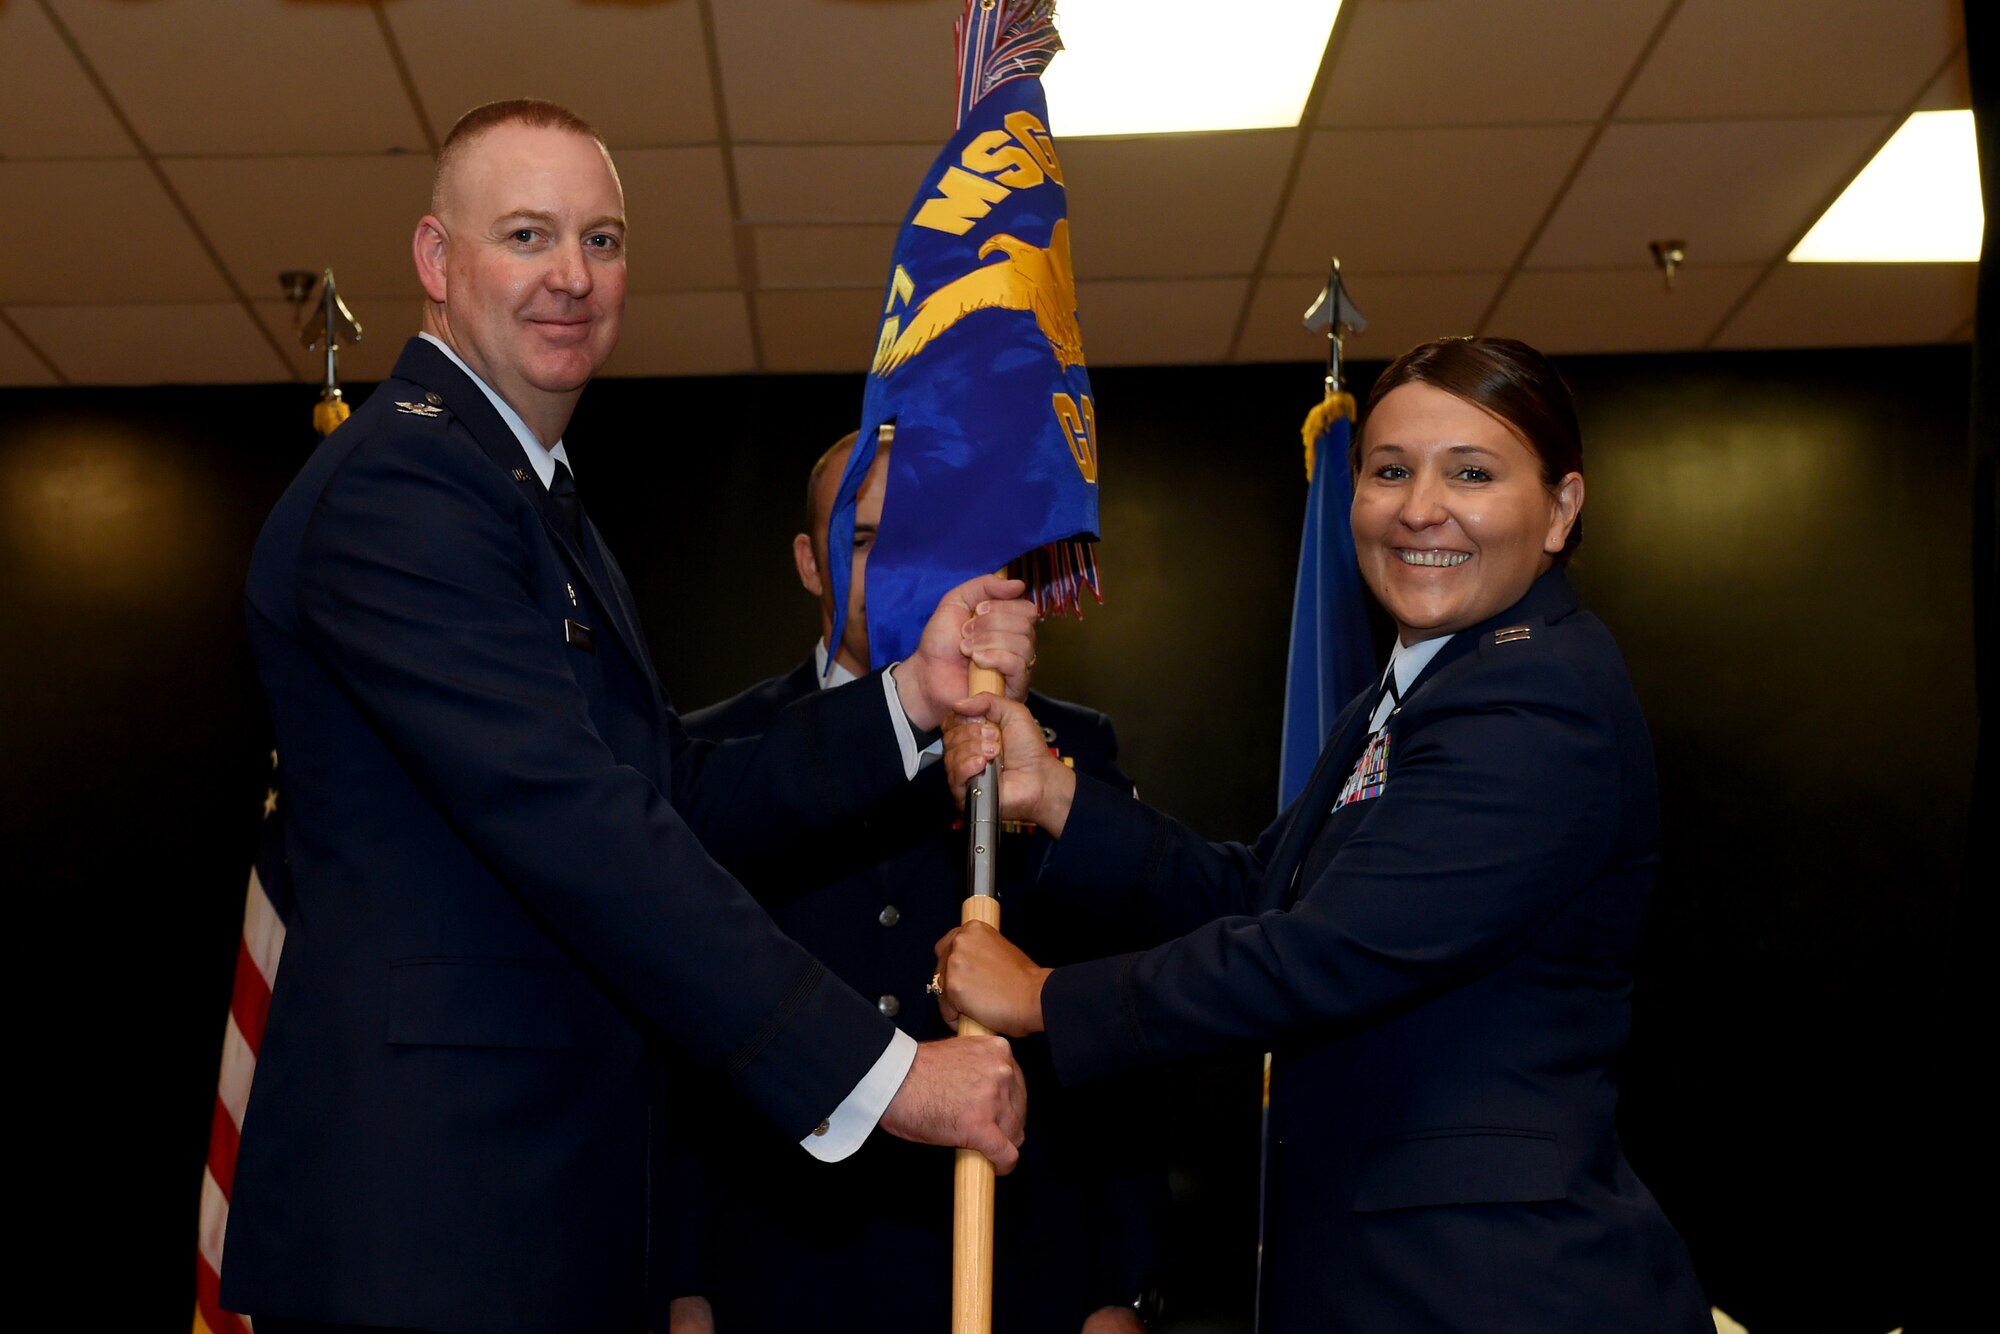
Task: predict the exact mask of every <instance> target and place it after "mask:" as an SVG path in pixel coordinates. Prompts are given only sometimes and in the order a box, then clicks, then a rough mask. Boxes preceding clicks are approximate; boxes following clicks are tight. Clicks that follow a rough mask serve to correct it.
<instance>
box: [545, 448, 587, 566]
mask: <svg viewBox="0 0 2000 1334" xmlns="http://www.w3.org/2000/svg"><path fill="white" fill-rule="evenodd" d="M549 499H550V500H552V501H554V502H555V506H556V517H557V518H558V519H560V520H562V526H563V531H564V532H566V533H568V534H569V540H570V541H572V542H574V543H576V544H577V546H579V547H581V546H582V545H583V502H582V501H581V500H578V499H577V496H576V478H574V477H572V476H571V475H570V471H569V465H568V464H566V463H564V462H563V461H562V460H561V459H557V460H556V475H555V476H554V477H553V478H551V479H550V481H549Z"/></svg>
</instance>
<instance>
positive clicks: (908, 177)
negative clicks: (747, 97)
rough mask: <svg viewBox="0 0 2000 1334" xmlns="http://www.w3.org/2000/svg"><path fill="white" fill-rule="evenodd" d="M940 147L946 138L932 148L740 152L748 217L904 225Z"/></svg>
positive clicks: (741, 194) (741, 193)
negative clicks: (904, 216) (918, 189)
mask: <svg viewBox="0 0 2000 1334" xmlns="http://www.w3.org/2000/svg"><path fill="white" fill-rule="evenodd" d="M941 147H943V140H942V139H940V140H939V142H938V143H936V144H928V145H926V144H870V145H867V146H865V147H861V146H849V145H832V146H829V147H824V148H790V147H756V146H749V147H741V148H738V149H737V150H736V187H737V190H738V196H737V197H738V198H739V199H740V200H741V201H742V206H743V220H744V221H745V222H888V223H896V224H900V223H901V222H902V221H903V215H904V214H906V213H908V212H909V211H910V203H911V201H912V200H914V199H915V198H916V196H917V188H918V187H919V186H921V185H922V184H923V182H924V176H925V174H926V173H927V172H928V171H929V170H930V166H931V163H932V162H933V161H935V160H936V158H937V155H938V149H939V148H941Z"/></svg>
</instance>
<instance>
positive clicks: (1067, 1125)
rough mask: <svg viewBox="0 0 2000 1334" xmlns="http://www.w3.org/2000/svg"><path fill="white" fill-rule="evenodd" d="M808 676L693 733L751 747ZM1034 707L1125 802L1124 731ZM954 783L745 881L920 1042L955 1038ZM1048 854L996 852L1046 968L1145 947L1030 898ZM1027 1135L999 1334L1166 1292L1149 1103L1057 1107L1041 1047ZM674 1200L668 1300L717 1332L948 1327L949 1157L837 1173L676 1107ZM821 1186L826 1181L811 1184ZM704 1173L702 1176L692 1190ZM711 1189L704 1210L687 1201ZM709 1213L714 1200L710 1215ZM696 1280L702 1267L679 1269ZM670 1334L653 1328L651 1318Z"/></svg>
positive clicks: (893, 1143)
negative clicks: (693, 1308) (700, 1299)
mask: <svg viewBox="0 0 2000 1334" xmlns="http://www.w3.org/2000/svg"><path fill="white" fill-rule="evenodd" d="M820 693H821V692H820V690H819V682H818V679H817V675H816V671H815V667H814V663H813V660H812V659H811V658H808V659H807V660H806V661H805V662H803V663H801V664H800V665H799V666H798V667H797V668H796V669H795V670H793V671H792V672H789V673H787V674H786V675H784V676H779V677H773V678H771V679H770V680H768V681H764V682H761V683H760V684H758V685H755V686H752V687H751V688H750V689H748V690H746V691H744V692H742V693H741V694H738V695H736V696H734V697H732V698H730V699H727V700H724V701H723V702H721V703H719V704H715V705H712V706H710V707H708V708H705V709H700V710H696V711H694V712H692V713H690V714H688V715H687V718H686V723H687V728H688V731H689V733H690V734H692V735H694V736H698V737H702V738H706V739H709V740H716V741H721V740H729V739H734V738H741V737H750V736H756V735H759V734H761V733H763V732H765V731H766V730H768V729H769V728H771V727H773V726H774V725H776V724H777V723H778V722H779V721H780V720H782V719H783V718H785V716H786V715H787V713H789V712H790V710H792V709H794V708H798V707H800V702H801V701H810V700H812V699H813V698H815V697H816V696H817V695H819V694H820ZM1028 704H1029V707H1030V708H1031V709H1033V710H1034V713H1035V717H1036V718H1037V719H1038V720H1039V721H1040V722H1041V723H1042V726H1043V731H1044V734H1045V735H1046V736H1047V738H1048V740H1049V743H1050V745H1051V746H1052V747H1054V749H1055V750H1056V751H1057V752H1058V753H1059V754H1060V755H1062V756H1063V757H1064V758H1065V759H1067V760H1069V761H1070V762H1072V763H1073V764H1074V765H1075V767H1076V769H1077V771H1078V772H1079V773H1086V774H1090V775H1091V776H1093V777H1094V778H1096V779H1098V780H1099V781H1101V782H1104V783H1106V784H1108V785H1109V786H1111V787H1113V788H1116V789H1119V790H1122V791H1128V792H1129V791H1130V790H1131V787H1132V783H1131V780H1130V779H1129V778H1127V777H1126V776H1125V775H1124V774H1123V773H1122V772H1121V771H1120V770H1119V768H1118V763H1117V759H1118V738H1117V733H1116V732H1115V730H1114V729H1113V727H1112V724H1111V720H1110V719H1109V718H1107V717H1106V716H1105V715H1104V714H1102V713H1099V712H1097V711H1095V710H1093V709H1087V708H1083V707H1081V706H1079V705H1075V704H1070V703H1067V702H1065V701H1062V700H1058V699H1053V698H1050V697H1049V696H1046V695H1042V694H1039V693H1031V694H1030V695H1029V698H1028ZM956 819H957V810H956V808H955V806H954V804H953V801H952V798H951V794H950V792H949V791H948V790H947V788H946V785H945V781H944V772H943V769H942V768H941V767H938V766H932V767H929V768H926V769H925V770H924V771H923V772H922V773H920V774H919V775H918V777H917V780H916V781H915V782H913V783H910V784H908V785H907V787H906V788H905V789H904V790H903V791H902V792H901V793H899V794H898V795H897V797H896V799H895V800H893V801H891V802H888V803H885V804H883V805H880V806H877V807H876V808H875V809H873V810H872V811H870V812H869V813H868V814H867V815H865V816H863V817H861V818H858V819H855V820H850V821H847V822H844V823H843V824H842V825H841V826H840V827H838V828H836V829H833V830H830V831H828V832H827V833H825V834H823V835H821V836H818V837H816V838H813V839H809V840H805V841H802V842H800V843H798V844H796V845H793V846H792V847H790V848H784V849H774V850H773V851H772V852H771V854H770V855H768V856H766V857H764V858H762V859H760V860H759V861H758V862H757V863H756V864H754V865H746V866H745V867H744V868H743V880H744V884H745V885H747V886H748V887H749V888H750V890H751V891H752V892H753V893H755V894H756V895H757V896H758V899H759V901H761V902H762V903H763V904H764V905H765V906H766V907H767V908H768V909H769V910H770V912H771V915H772V916H773V917H774V918H775V919H776V920H777V922H778V924H779V925H780V926H781V927H783V928H784V930H785V931H786V932H787V933H788V934H790V935H791V936H792V937H793V938H794V939H796V940H798V941H799V942H800V943H801V944H803V945H805V946H806V947H807V948H809V949H811V950H812V951H813V953H814V955H815V956H817V957H818V958H820V959H821V960H823V961H824V962H825V963H826V965H827V966H828V967H829V968H831V969H833V970H834V972H835V973H837V974H838V975H839V976H840V977H841V978H842V979H843V980H845V981H846V982H848V983H849V984H850V985H852V986H853V987H854V988H855V989H856V990H858V991H860V992H861V993H862V995H864V996H866V997H868V998H870V999H873V1000H875V1001H876V1002H877V1004H878V1006H879V1007H880V1008H881V1009H882V1010H883V1011H884V1012H885V1013H889V1014H892V1015H893V1017H894V1019H895V1022H896V1023H897V1025H898V1026H899V1027H901V1028H902V1029H903V1030H904V1031H905V1032H907V1033H909V1034H910V1035H911V1036H913V1037H915V1038H917V1039H918V1040H920V1041H923V1040H929V1039H933V1038H942V1037H946V1036H949V1034H950V1030H949V1029H948V1028H947V1027H946V1026H945V1024H944V1021H943V1019H942V1018H941V1017H940V1016H939V1014H938V1008H937V1002H936V1000H935V999H934V998H932V997H931V996H928V995H926V994H925V992H924V984H925V983H926V982H927V981H929V979H930V976H931V974H932V973H933V972H934V971H935V970H936V968H937V959H936V956H935V953H934V950H933V947H934V946H935V944H936V943H937V940H938V938H939V937H940V936H942V935H943V934H944V933H945V932H946V931H949V930H950V929H951V928H952V927H954V926H957V925H958V923H959V915H960V907H961V903H962V900H963V899H964V896H965V873H966V872H965V858H966V851H965V833H964V830H963V829H962V828H960V829H957V830H954V829H953V828H952V826H953V824H954V823H955V821H956ZM1049 847H1050V842H1049V839H1048V838H1047V837H1046V836H1045V835H1039V834H1035V833H1032V832H1030V831H1028V830H1025V829H1020V828H1015V829H1012V830H1010V831H1008V832H1005V833H1003V834H1002V837H1001V848H1000V868H999V888H1000V895H1001V904H1002V919H1001V920H1002V924H1003V926H1004V928H1005V930H1006V931H1007V933H1008V935H1009V936H1010V937H1012V938H1014V939H1016V940H1019V941H1021V942H1022V943H1023V944H1024V945H1025V946H1027V947H1028V948H1029V949H1030V951H1031V952H1033V953H1034V955H1035V957H1036V958H1038V959H1041V958H1044V957H1046V958H1050V959H1059V960H1061V959H1081V958H1089V957H1092V956H1093V955H1095V954H1101V953H1103V952H1105V951H1106V950H1108V949H1116V948H1129V947H1130V946H1132V945H1134V944H1137V943H1139V941H1138V938H1137V937H1135V936H1133V935H1132V934H1131V933H1129V932H1127V933H1125V934H1124V936H1123V937H1122V938H1121V937H1120V936H1119V935H1117V933H1116V930H1115V928H1107V927H1105V926H1103V925H1100V924H1094V923H1093V922H1092V921H1091V920H1090V919H1089V918H1087V917H1084V916H1081V915H1079V914H1077V913H1076V912H1074V911H1073V910H1071V909H1070V908H1069V907H1068V906H1067V905H1065V904H1063V903H1061V902H1037V901H1036V899H1035V896H1034V895H1033V894H1032V893H1030V892H1029V891H1031V890H1032V888H1033V887H1034V883H1035V872H1036V869H1037V868H1038V867H1039V866H1040V864H1041V861H1042V859H1043V857H1044V856H1045V855H1046V854H1047V852H1048V850H1049ZM1014 1046H1015V1054H1016V1056H1017V1057H1018V1059H1019V1060H1020V1063H1021V1066H1022V1070H1023V1073H1024V1074H1025V1076H1026V1078H1027V1081H1028V1089H1029V1092H1028V1115H1029V1129H1028V1138H1027V1142H1026V1143H1025V1144H1023V1145H1022V1148H1021V1161H1020V1163H1019V1165H1018V1166H1017V1167H1016V1169H1015V1171H1014V1172H1013V1173H1011V1174H1010V1175H1008V1176H1006V1177H1003V1178H1001V1180H1000V1183H999V1187H998V1192H997V1202H996V1208H995V1257H996V1258H995V1266H994V1271H995V1272H994V1329H995V1331H996V1332H997V1334H1061V1331H1064V1330H1067V1331H1070V1334H1075V1331H1076V1330H1077V1329H1078V1328H1080V1327H1081V1326H1082V1324H1083V1321H1084V1318H1085V1317H1086V1316H1087V1315H1088V1314H1089V1313H1090V1312H1091V1311H1093V1310H1095V1309H1097V1308H1098V1307H1101V1306H1114V1305H1126V1304H1129V1303H1131V1302H1132V1301H1133V1300H1134V1298H1136V1297H1137V1296H1139V1295H1140V1293H1141V1291H1142V1290H1144V1289H1145V1288H1147V1287H1148V1285H1149V1284H1150V1283H1151V1282H1152V1281H1153V1278H1154V1273H1153V1269H1154V1265H1155V1262H1156V1258H1157V1251H1158V1247H1159V1233H1160V1230H1161V1227H1162V1223H1163V1213H1164V1208H1165V1202H1166V1177H1165V1171H1164V1168H1163V1166H1162V1162H1163V1160H1162V1159H1161V1158H1160V1157H1159V1156H1158V1154H1157V1152H1156V1151H1152V1152H1149V1149H1153V1150H1156V1147H1157V1146H1156V1143H1155V1142H1154V1141H1152V1140H1150V1139H1149V1138H1148V1137H1147V1135H1146V1134H1145V1133H1144V1128H1145V1127H1146V1126H1148V1125H1150V1124H1151V1122H1152V1121H1153V1120H1154V1119H1155V1117H1154V1113H1153V1109H1151V1108H1149V1107H1147V1106H1145V1105H1144V1099H1145V1098H1146V1097H1147V1096H1148V1094H1149V1092H1150V1085H1149V1084H1148V1085H1145V1086H1141V1085H1140V1084H1137V1083H1135V1082H1134V1081H1131V1080H1112V1081H1105V1082H1102V1083H1099V1084H1096V1085H1093V1086H1090V1087H1086V1088H1078V1089H1064V1088H1062V1087H1060V1086H1059V1084H1058V1082H1057V1080H1056V1078H1055V1075H1054V1072H1053V1071H1052V1070H1051V1069H1050V1068H1049V1064H1048V1053H1047V1048H1046V1045H1045V1044H1043V1043H1041V1042H1039V1041H1028V1042H1017V1043H1015V1044H1014ZM677 1110H679V1111H681V1112H683V1113H688V1114H686V1115H682V1116H680V1117H679V1118H678V1122H677V1125H676V1138H677V1140H678V1141H679V1143H678V1144H677V1146H676V1148H677V1150H678V1151H679V1152H680V1153H681V1154H682V1155H683V1158H684V1159H692V1161H691V1162H689V1161H683V1162H682V1163H681V1164H680V1165H678V1166H672V1165H670V1180H671V1181H672V1182H673V1185H672V1187H671V1188H670V1189H668V1190H666V1191H663V1192H662V1196H661V1197H662V1199H663V1200H665V1201H666V1203H667V1206H668V1210H667V1216H666V1217H665V1218H664V1219H663V1222H662V1224H661V1227H660V1229H659V1232H660V1235H662V1236H664V1237H666V1238H668V1239H669V1245H668V1246H667V1247H666V1248H665V1249H664V1250H663V1252H662V1255H663V1259H665V1260H666V1261H667V1262H668V1263H669V1264H670V1265H672V1266H673V1267H674V1270H675V1273H674V1277H673V1278H672V1279H671V1280H670V1283H669V1286H670V1287H671V1288H673V1289H676V1290H677V1291H678V1292H679V1293H683V1294H684V1293H697V1292H698V1293H702V1294H704V1295H706V1296H707V1297H708V1298H709V1299H710V1300H711V1302H712V1303H713V1304H714V1307H715V1316H716V1327H717V1329H718V1330H721V1331H723V1332H724V1334H730V1332H731V1331H735V1332H736V1334H743V1332H744V1331H759V1330H795V1329H812V1330H817V1331H824V1332H825V1334H842V1332H843V1331H852V1334H879V1332H880V1331H904V1330H908V1331H922V1330H943V1329H945V1328H946V1327H947V1326H948V1325H949V1323H950V1315H951V1300H950V1297H951V1208H952V1169H951V1155H949V1154H946V1153H941V1152H939V1151H938V1150H936V1149H934V1148H929V1147H926V1146H923V1145H916V1144H908V1143H904V1142H902V1141H900V1140H896V1139H894V1138H892V1137H890V1136H886V1135H877V1136H874V1137H873V1138H871V1139H870V1140H869V1142H868V1143H866V1144H864V1145H863V1146H862V1148H861V1150H860V1151H859V1152H858V1153H856V1154H855V1155H854V1157H852V1158H851V1159H848V1160H847V1161H845V1162H842V1163H839V1164H837V1165H836V1166H835V1168H834V1169H833V1170H831V1171H829V1170H827V1169H826V1168H824V1167H822V1166H820V1165H819V1164H814V1163H811V1162H808V1161H806V1158H805V1155H803V1154H801V1153H799V1152H798V1150H797V1149H796V1148H795V1147H794V1146H792V1145H790V1144H787V1143H785V1142H784V1140H783V1138H782V1137H781V1136H780V1135H779V1134H778V1133H777V1132H776V1131H775V1130H774V1129H772V1128H771V1127H769V1126H768V1125H765V1124H763V1123H761V1122H759V1121H757V1120H755V1119H754V1118H750V1117H746V1116H744V1115H743V1109H742V1106H741V1101H740V1099H737V1098H735V1097H732V1096H725V1097H722V1098H719V1099H717V1100H714V1101H712V1102H710V1101H707V1100H704V1101H702V1102H700V1103H698V1104H683V1105H682V1107H681V1108H679V1109H677ZM814 1169H817V1170H814ZM690 1173H691V1175H690ZM690 1180H698V1181H699V1182H700V1186H699V1188H698V1189H693V1190H690V1189H688V1188H687V1183H688V1182H689V1181H690ZM704 1197H705V1198H704ZM690 1259H692V1260H693V1261H694V1262H693V1263H686V1261H688V1260H690ZM656 1322H657V1316H656Z"/></svg>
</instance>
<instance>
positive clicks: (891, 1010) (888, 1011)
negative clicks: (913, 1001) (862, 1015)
mask: <svg viewBox="0 0 2000 1334" xmlns="http://www.w3.org/2000/svg"><path fill="white" fill-rule="evenodd" d="M875 1008H876V1009H878V1010H880V1011H881V1012H882V1013H883V1014H885V1015H887V1016H888V1017H889V1018H891V1019H894V1018H895V1017H896V1015H897V1014H898V1013H900V1012H901V1011H902V1008H903V1002H901V1001H899V1000H897V999H896V998H895V997H894V996H884V997H883V998H882V999H881V1000H878V1001H876V1002H875Z"/></svg>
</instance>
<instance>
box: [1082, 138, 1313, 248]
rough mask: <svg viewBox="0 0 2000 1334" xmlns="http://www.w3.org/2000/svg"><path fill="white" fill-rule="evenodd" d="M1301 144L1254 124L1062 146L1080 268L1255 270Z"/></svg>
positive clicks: (1091, 140)
mask: <svg viewBox="0 0 2000 1334" xmlns="http://www.w3.org/2000/svg"><path fill="white" fill-rule="evenodd" d="M1297 143H1298V138H1297V133H1296V132H1295V131H1292V130H1275V131H1273V130H1258V131H1251V132H1247V133H1241V134H1200V135H1164V136H1149V137H1146V138H1138V139H1081V140H1077V141H1075V142H1073V143H1068V144H1063V145H1061V151H1062V164H1063V179H1064V182H1065V184H1066V186H1067V188H1068V190H1069V216H1070V231H1071V234H1072V237H1073V238H1074V239H1073V241H1072V248H1073V250H1074V252H1075V256H1076V268H1077V272H1079V273H1083V274H1088V275H1089V276H1090V277H1092V278H1184V277H1186V278H1193V277H1209V276H1217V275H1224V274H1245V273H1249V272H1251V271H1252V270H1253V269H1255V268H1256V267H1257V255H1258V252H1259V251H1260V250H1262V248H1263V245H1264V236H1265V234H1266V233H1267V232H1268V231H1269V230H1270V226H1271V213H1272V210H1274V209H1275V208H1276V207H1277V204H1278V196H1279V194H1280V192H1281V191H1282V190H1283V189H1284V185H1285V174H1286V172H1287V171H1288V170H1289V169H1290V167H1291V162H1292V150H1293V148H1294V147H1295V146H1296V145H1297Z"/></svg>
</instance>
